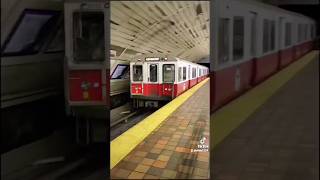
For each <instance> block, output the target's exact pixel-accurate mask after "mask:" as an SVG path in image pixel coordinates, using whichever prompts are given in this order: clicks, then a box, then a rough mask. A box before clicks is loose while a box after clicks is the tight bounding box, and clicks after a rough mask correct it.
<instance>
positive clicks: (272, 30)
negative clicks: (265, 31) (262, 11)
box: [269, 21, 276, 51]
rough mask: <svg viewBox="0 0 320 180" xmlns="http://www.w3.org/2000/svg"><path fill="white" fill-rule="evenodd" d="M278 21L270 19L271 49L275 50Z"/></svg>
mask: <svg viewBox="0 0 320 180" xmlns="http://www.w3.org/2000/svg"><path fill="white" fill-rule="evenodd" d="M275 24H276V22H275V21H270V38H271V39H270V45H269V46H270V49H269V50H270V51H273V50H274V48H275V38H276V36H275V32H276V26H275Z"/></svg>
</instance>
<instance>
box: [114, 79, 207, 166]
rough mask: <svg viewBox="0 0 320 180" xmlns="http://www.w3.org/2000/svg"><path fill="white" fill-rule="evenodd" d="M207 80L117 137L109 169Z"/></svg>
mask: <svg viewBox="0 0 320 180" xmlns="http://www.w3.org/2000/svg"><path fill="white" fill-rule="evenodd" d="M208 80H209V78H207V79H205V80H203V81H202V82H200V83H199V84H197V85H196V86H194V87H192V88H191V89H189V90H188V91H186V92H184V93H183V94H181V95H180V96H178V97H177V98H175V99H173V100H172V101H170V102H169V103H168V104H166V105H165V106H163V107H162V108H160V109H159V110H157V111H156V112H154V113H152V114H151V115H150V116H148V117H146V118H145V119H144V120H142V121H141V122H139V123H138V124H136V125H135V126H133V127H132V128H130V129H129V130H127V131H126V132H124V133H123V134H121V135H120V136H118V137H117V138H116V139H114V140H113V141H111V144H110V159H111V162H110V169H112V168H113V167H114V166H115V165H117V164H118V163H119V162H120V161H121V160H122V159H123V158H124V157H126V156H127V155H128V154H129V153H130V152H131V151H132V150H133V149H134V148H135V147H136V146H137V145H138V144H139V143H140V142H142V141H143V140H144V139H145V138H146V137H147V136H148V135H149V134H151V132H152V131H154V130H155V129H156V128H158V127H159V125H160V124H161V123H162V122H163V121H164V120H165V119H167V118H168V117H169V116H170V115H171V114H172V113H173V112H174V111H175V110H176V109H177V108H178V107H180V106H181V105H182V104H183V103H184V102H186V101H187V100H188V99H189V98H190V97H191V96H192V95H193V94H194V93H195V92H196V91H197V90H198V89H200V88H201V87H202V86H203V85H204V84H205V83H206V82H208Z"/></svg>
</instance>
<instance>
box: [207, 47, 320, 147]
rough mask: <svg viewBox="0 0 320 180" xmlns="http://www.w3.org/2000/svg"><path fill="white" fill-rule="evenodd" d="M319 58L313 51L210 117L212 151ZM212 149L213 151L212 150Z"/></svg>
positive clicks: (317, 52)
mask: <svg viewBox="0 0 320 180" xmlns="http://www.w3.org/2000/svg"><path fill="white" fill-rule="evenodd" d="M317 57H319V51H312V52H310V53H308V54H306V55H305V56H303V57H302V58H300V59H298V60H296V61H295V62H293V63H292V64H291V65H289V66H288V67H286V68H284V69H283V70H281V71H279V72H278V73H276V74H275V75H273V76H272V77H270V78H269V79H267V80H266V81H264V82H263V83H261V84H259V85H258V86H256V87H254V88H253V89H251V90H249V91H248V92H247V93H245V94H244V95H242V96H240V97H239V98H237V99H235V100H234V101H232V102H230V103H229V104H227V105H225V106H224V107H223V108H221V109H219V110H218V111H216V112H215V113H214V114H212V115H211V117H210V122H211V123H210V133H212V134H211V135H210V136H211V137H212V138H210V140H212V141H211V142H210V144H212V146H211V147H212V149H213V148H215V147H216V146H217V145H218V144H219V143H220V142H222V141H223V140H224V139H225V138H226V137H227V136H228V135H229V134H230V133H231V132H232V131H233V130H234V129H236V128H237V127H238V126H239V125H240V124H241V123H243V122H244V121H245V120H246V119H248V117H249V116H250V115H251V114H253V113H254V112H255V111H256V110H257V109H258V108H259V107H261V106H262V105H263V104H264V103H265V102H266V101H267V100H268V99H269V98H270V97H271V96H272V95H274V94H275V93H276V92H277V91H278V90H279V89H280V88H281V87H282V86H283V85H285V84H286V82H288V81H289V80H290V79H292V78H293V77H294V76H295V75H296V74H297V73H298V72H300V71H301V70H302V69H304V67H306V66H307V65H308V64H309V63H310V62H311V61H312V60H314V59H317ZM212 149H211V150H212Z"/></svg>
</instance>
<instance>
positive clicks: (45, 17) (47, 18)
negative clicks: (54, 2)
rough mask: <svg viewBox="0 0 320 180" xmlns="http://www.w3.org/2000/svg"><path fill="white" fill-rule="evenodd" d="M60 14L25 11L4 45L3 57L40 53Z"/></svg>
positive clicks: (55, 12)
mask: <svg viewBox="0 0 320 180" xmlns="http://www.w3.org/2000/svg"><path fill="white" fill-rule="evenodd" d="M59 14H60V13H59V12H58V11H43V10H30V9H27V10H24V11H23V13H22V15H21V17H20V19H19V20H18V22H17V25H16V26H15V28H14V30H13V31H12V32H11V34H9V38H8V39H7V40H6V42H5V43H4V46H3V47H4V48H3V49H2V55H4V56H7V55H8V56H10V55H26V54H34V53H37V52H39V50H40V48H41V47H42V45H43V42H44V40H45V39H46V37H47V36H48V33H49V31H50V30H51V29H52V26H53V25H55V23H56V21H57V18H58V16H59Z"/></svg>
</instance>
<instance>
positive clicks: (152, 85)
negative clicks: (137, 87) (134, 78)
mask: <svg viewBox="0 0 320 180" xmlns="http://www.w3.org/2000/svg"><path fill="white" fill-rule="evenodd" d="M147 74H148V75H147V76H148V83H147V84H145V88H144V89H145V95H147V96H159V89H160V88H159V77H158V76H159V63H147Z"/></svg>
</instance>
